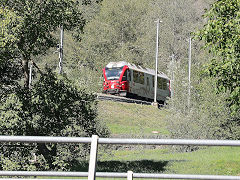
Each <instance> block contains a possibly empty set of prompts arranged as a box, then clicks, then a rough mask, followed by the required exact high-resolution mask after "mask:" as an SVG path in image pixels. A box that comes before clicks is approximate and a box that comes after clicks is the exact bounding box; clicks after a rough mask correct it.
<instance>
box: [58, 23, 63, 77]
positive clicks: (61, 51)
mask: <svg viewBox="0 0 240 180" xmlns="http://www.w3.org/2000/svg"><path fill="white" fill-rule="evenodd" d="M62 61H63V25H61V26H60V46H59V74H62Z"/></svg>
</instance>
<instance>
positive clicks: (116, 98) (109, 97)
mask: <svg viewBox="0 0 240 180" xmlns="http://www.w3.org/2000/svg"><path fill="white" fill-rule="evenodd" d="M97 98H98V99H99V100H108V101H115V102H126V103H135V104H145V105H152V102H149V101H143V100H139V99H132V98H126V97H121V96H114V95H110V94H101V93H98V94H97Z"/></svg>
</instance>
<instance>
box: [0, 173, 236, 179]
mask: <svg viewBox="0 0 240 180" xmlns="http://www.w3.org/2000/svg"><path fill="white" fill-rule="evenodd" d="M0 176H49V177H59V176H60V177H88V172H52V171H0ZM96 177H105V178H106V177H109V178H116V177H118V178H126V177H127V173H109V172H97V173H96ZM133 178H152V179H159V178H161V179H205V180H240V176H225V175H195V174H148V173H133ZM2 179H4V180H6V178H2ZM11 180H13V179H11ZM28 180H29V179H28Z"/></svg>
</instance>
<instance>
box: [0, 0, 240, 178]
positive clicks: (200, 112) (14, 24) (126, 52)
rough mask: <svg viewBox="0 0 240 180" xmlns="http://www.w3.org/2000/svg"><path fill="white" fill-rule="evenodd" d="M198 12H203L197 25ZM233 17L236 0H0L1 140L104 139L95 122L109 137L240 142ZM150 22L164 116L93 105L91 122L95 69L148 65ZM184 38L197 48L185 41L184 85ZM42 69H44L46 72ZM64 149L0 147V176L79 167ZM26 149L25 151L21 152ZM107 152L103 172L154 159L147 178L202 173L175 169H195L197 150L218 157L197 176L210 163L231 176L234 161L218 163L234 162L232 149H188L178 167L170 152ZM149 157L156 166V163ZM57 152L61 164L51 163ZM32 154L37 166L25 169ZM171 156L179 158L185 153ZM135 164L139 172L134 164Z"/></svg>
mask: <svg viewBox="0 0 240 180" xmlns="http://www.w3.org/2000/svg"><path fill="white" fill-rule="evenodd" d="M66 7H67V8H66ZM186 7H187V8H186ZM205 8H207V9H208V10H207V11H206V12H205V16H204V17H205V18H206V19H205V20H204V19H203V18H202V14H204V9H205ZM239 11H240V3H239V0H218V1H216V0H189V1H186V0H178V1H172V0H131V1H130V0H122V1H117V2H116V1H115V0H79V1H75V0H52V1H49V0H41V1H37V2H35V1H32V0H22V1H14V0H2V3H1V5H0V17H1V21H0V25H1V31H0V97H1V98H0V110H1V111H0V132H1V135H44V136H47V135H52V136H91V135H92V134H99V135H101V136H107V135H108V130H107V128H104V127H103V126H104V125H103V124H101V123H104V122H105V123H106V127H109V129H110V131H111V133H112V135H111V136H112V137H139V138H143V137H144V138H150V137H151V138H159V137H161V138H164V137H171V138H191V139H240V112H239V111H240V99H239V97H240V88H239V85H240V84H239V82H240V79H239V78H240V76H239V74H240V72H239V71H240V68H239V67H240V59H239V57H240V49H239V43H240V42H239V40H240V38H239V18H240V16H239ZM49 17H51V18H49ZM156 19H160V20H162V23H161V30H160V32H159V35H160V40H159V41H160V42H161V43H160V47H159V52H160V53H159V59H160V63H159V65H158V66H159V70H161V71H163V72H164V73H166V74H168V75H169V77H170V78H171V79H172V81H171V82H172V83H171V89H172V95H173V96H172V98H171V99H170V100H169V101H168V102H167V104H168V106H167V107H166V110H161V111H158V110H157V109H153V107H148V106H139V105H134V104H132V105H127V104H122V103H120V104H115V103H105V104H104V103H101V102H100V104H99V110H98V112H99V116H97V109H96V101H95V96H94V95H93V92H95V93H96V92H99V91H100V86H101V83H102V78H101V76H100V74H101V69H102V67H104V65H105V64H106V63H108V62H109V61H122V60H125V61H128V62H131V63H135V64H137V65H142V66H146V67H149V68H153V67H154V59H155V48H153V47H155V43H156V28H155V26H156V24H155V22H154V21H156ZM59 26H63V27H64V30H65V35H66V36H65V37H66V38H65V41H64V45H66V46H65V47H66V48H65V49H64V53H65V54H64V63H63V67H64V68H63V74H61V75H59V76H57V75H56V73H54V72H57V71H58V67H57V59H58V54H54V53H53V52H55V51H56V46H57V39H58V36H57V34H58V29H59ZM197 29H200V30H197ZM194 32H195V33H194ZM193 34H194V37H195V39H198V40H200V41H197V40H194V41H193V43H192V66H191V67H192V68H191V70H192V72H191V79H190V80H191V83H190V82H189V80H188V78H187V77H188V72H187V71H188V61H187V57H188V50H189V49H188V43H187V42H186V40H187V39H189V38H190V36H191V37H193ZM201 46H204V47H205V48H206V49H207V51H204V50H202V49H201V48H200V47H201ZM61 51H62V49H59V52H61ZM209 52H210V53H209ZM170 56H171V58H170ZM31 65H32V66H33V67H34V68H33V71H32V72H31V71H30V70H31V68H30V67H32V66H31ZM45 65H47V66H48V67H49V68H50V69H51V70H49V71H48V73H46V72H45V70H44V66H45ZM32 78H33V81H31V80H32ZM83 89H84V90H83ZM100 122H101V123H100ZM98 128H99V129H98ZM71 147H72V148H71ZM71 147H70V146H62V147H61V148H58V147H57V146H55V145H43V144H40V145H39V144H35V146H34V147H24V148H21V149H19V147H18V146H14V147H13V146H5V145H4V144H1V145H0V149H1V152H3V153H2V154H0V170H5V169H7V170H26V169H28V170H50V169H51V170H53V169H58V170H63V169H64V170H75V169H74V168H76V167H79V168H80V169H81V167H85V166H84V162H80V161H79V160H80V159H76V158H75V156H78V154H80V156H82V157H85V155H86V154H87V152H88V147H83V148H82V147H79V148H74V146H71ZM14 148H15V149H14ZM16 148H17V149H16ZM26 148H30V149H28V150H29V151H28V152H27V153H25V151H26ZM107 149H108V150H109V151H108V152H106V153H105V152H104V151H103V152H104V153H102V154H100V155H101V156H100V162H99V163H100V164H101V162H104V163H105V162H106V163H105V165H104V168H108V167H117V168H118V170H119V167H121V162H123V164H126V165H129V164H130V165H131V166H134V167H139V168H140V170H141V171H145V169H144V167H146V166H147V167H148V166H149V167H150V166H152V165H154V164H155V160H154V161H153V160H152V159H151V160H150V161H149V160H147V161H146V160H145V158H146V157H152V158H153V159H156V160H157V161H158V162H157V163H156V167H159V168H157V169H155V170H150V169H148V170H149V171H150V172H151V171H164V172H168V171H169V172H188V171H187V170H186V169H188V170H189V172H193V173H197V172H200V173H201V172H202V170H201V171H200V170H199V171H198V170H196V169H194V168H193V171H190V170H191V168H189V167H188V168H186V167H185V165H186V166H187V165H189V166H190V167H195V165H196V167H199V168H200V167H202V166H201V165H200V162H201V161H200V159H199V158H196V156H198V155H199V156H200V157H201V153H203V152H206V153H209V154H214V155H212V156H211V158H214V157H216V159H218V160H215V159H213V160H212V161H213V162H211V161H210V162H209V163H208V164H207V165H204V168H206V170H208V169H210V168H209V166H208V165H212V166H213V165H214V166H216V167H222V168H220V169H222V170H221V172H218V171H216V173H217V174H218V173H219V174H228V172H229V173H233V174H237V173H238V174H239V172H238V171H235V167H238V165H236V164H237V163H236V162H234V161H231V159H232V157H231V156H229V157H228V156H225V154H228V153H232V154H235V148H225V149H224V148H223V149H222V150H220V149H218V148H206V149H198V151H194V152H192V153H188V154H186V156H188V158H190V159H188V158H186V159H187V160H186V161H185V160H184V161H183V160H182V159H180V160H179V161H177V160H178V159H177V158H176V156H175V155H174V154H175V153H174V154H171V153H172V152H175V150H176V149H175V148H173V149H168V148H167V149H166V148H162V147H160V148H159V147H149V148H148V149H147V150H146V153H144V155H143V152H145V150H144V151H143V150H142V149H141V147H139V148H135V147H131V146H129V147H123V148H120V147H119V146H115V147H112V148H107ZM182 150H188V151H193V150H196V148H195V147H194V148H189V147H188V148H182ZM214 151H220V152H221V151H222V152H223V153H224V156H221V157H217V156H215V155H217V153H213V152H214ZM16 152H18V153H16ZM19 152H21V153H19ZM70 152H76V153H70ZM121 152H122V153H123V154H124V153H128V152H130V155H131V158H134V157H135V156H134V154H136V159H135V160H134V159H131V158H130V159H129V160H128V159H126V160H121V157H124V156H123V154H121ZM159 152H160V153H161V154H164V155H163V157H165V155H166V159H161V158H159V155H158V153H159ZM131 153H132V154H131ZM60 154H61V155H62V154H64V156H61V157H60V158H59V156H58V155H60ZM73 154H74V156H70V155H73ZM106 154H107V155H109V154H110V155H114V156H113V157H115V156H116V158H117V157H119V159H120V160H119V161H121V162H120V163H119V161H109V159H108V156H106ZM139 154H140V155H139ZM145 154H146V156H145ZM33 155H36V157H37V160H38V161H37V162H38V163H37V164H31V163H30V162H29V159H31V158H32V156H33ZM177 155H179V156H180V155H182V156H183V157H185V153H180V152H179V153H178V154H177ZM172 156H173V157H172ZM78 157H79V156H78ZM161 157H162V156H161ZM191 157H192V158H193V159H196V161H195V160H193V159H191ZM225 157H226V158H225ZM209 158H210V157H209ZM83 159H84V158H83ZM146 159H147V158H146ZM168 159H170V160H168ZM175 159H176V161H175ZM198 159H199V161H198ZM219 159H221V160H219ZM76 160H77V162H76ZM81 160H82V159H81ZM84 160H85V159H84ZM113 160H114V158H113ZM135 161H136V162H137V163H135ZM236 161H237V162H238V159H236ZM125 162H126V163H125ZM131 162H133V163H131ZM139 162H140V163H139ZM159 162H160V163H159ZM104 163H103V164H104ZM109 163H110V164H109ZM114 163H115V164H114ZM142 163H143V164H144V165H145V166H144V167H143V166H142V167H141V166H140V164H142ZM184 163H186V164H184ZM187 163H189V164H187ZM191 163H192V164H191ZM81 164H82V165H81ZM85 164H86V163H85ZM99 167H101V166H99ZM228 167H230V169H231V170H229V169H228ZM236 169H237V168H236ZM76 170H79V169H76ZM140 170H139V171H140ZM137 171H138V170H137ZM203 172H206V173H207V172H208V171H203ZM209 173H211V172H209Z"/></svg>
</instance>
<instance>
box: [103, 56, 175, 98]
mask: <svg viewBox="0 0 240 180" xmlns="http://www.w3.org/2000/svg"><path fill="white" fill-rule="evenodd" d="M154 76H155V70H153V69H148V68H143V67H141V66H136V65H134V64H130V63H128V62H125V61H120V62H110V63H109V64H107V65H106V67H105V68H104V69H103V77H104V82H103V93H106V94H115V95H120V96H136V97H141V98H144V99H153V98H154ZM157 82H158V83H157V85H158V86H157V101H159V102H164V101H165V100H166V98H167V97H170V95H171V90H170V80H169V78H168V77H167V76H166V75H165V74H163V73H159V74H158V80H157Z"/></svg>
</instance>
